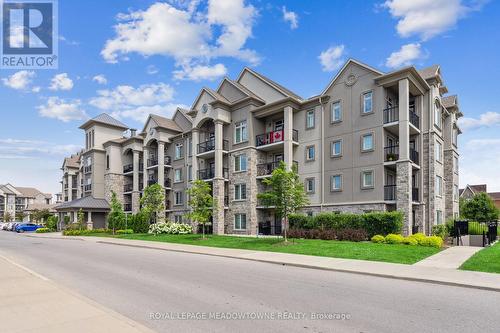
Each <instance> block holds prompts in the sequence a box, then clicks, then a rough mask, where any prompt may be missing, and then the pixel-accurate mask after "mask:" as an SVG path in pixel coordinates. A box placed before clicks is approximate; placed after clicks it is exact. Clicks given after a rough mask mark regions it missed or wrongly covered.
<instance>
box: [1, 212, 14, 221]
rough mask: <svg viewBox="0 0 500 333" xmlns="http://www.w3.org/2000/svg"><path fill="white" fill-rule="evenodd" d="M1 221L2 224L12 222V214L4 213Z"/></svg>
mask: <svg viewBox="0 0 500 333" xmlns="http://www.w3.org/2000/svg"><path fill="white" fill-rule="evenodd" d="M3 221H4V222H11V221H12V214H11V213H10V212H4V213H3Z"/></svg>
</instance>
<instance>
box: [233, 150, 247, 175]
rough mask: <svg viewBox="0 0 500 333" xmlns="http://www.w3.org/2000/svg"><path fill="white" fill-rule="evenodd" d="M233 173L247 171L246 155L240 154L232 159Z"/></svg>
mask: <svg viewBox="0 0 500 333" xmlns="http://www.w3.org/2000/svg"><path fill="white" fill-rule="evenodd" d="M234 171H236V172H238V171H247V155H246V154H241V155H237V156H235V157H234Z"/></svg>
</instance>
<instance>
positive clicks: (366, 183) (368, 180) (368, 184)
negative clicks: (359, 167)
mask: <svg viewBox="0 0 500 333" xmlns="http://www.w3.org/2000/svg"><path fill="white" fill-rule="evenodd" d="M361 187H362V188H373V170H370V171H363V172H361Z"/></svg>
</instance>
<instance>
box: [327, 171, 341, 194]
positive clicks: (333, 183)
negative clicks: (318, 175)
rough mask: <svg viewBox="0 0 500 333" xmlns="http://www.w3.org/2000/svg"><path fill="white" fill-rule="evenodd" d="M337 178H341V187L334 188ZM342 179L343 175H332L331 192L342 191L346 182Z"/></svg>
mask: <svg viewBox="0 0 500 333" xmlns="http://www.w3.org/2000/svg"><path fill="white" fill-rule="evenodd" d="M336 177H339V179H340V186H339V187H334V186H335V181H334V179H335V178H336ZM342 178H343V177H342V175H341V174H337V175H331V176H330V191H331V192H340V191H342V187H343V183H344V181H343V179H342Z"/></svg>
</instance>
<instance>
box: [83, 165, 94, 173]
mask: <svg viewBox="0 0 500 333" xmlns="http://www.w3.org/2000/svg"><path fill="white" fill-rule="evenodd" d="M83 172H84V173H91V172H92V165H87V166H86V167H83Z"/></svg>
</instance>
